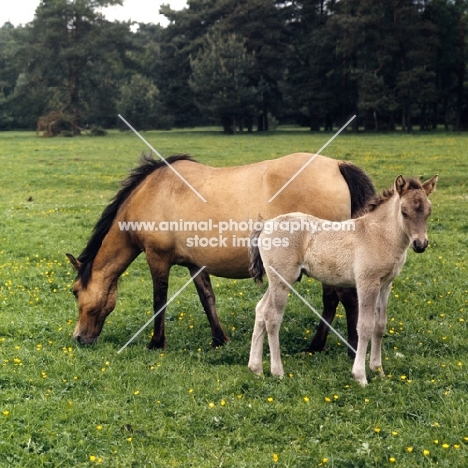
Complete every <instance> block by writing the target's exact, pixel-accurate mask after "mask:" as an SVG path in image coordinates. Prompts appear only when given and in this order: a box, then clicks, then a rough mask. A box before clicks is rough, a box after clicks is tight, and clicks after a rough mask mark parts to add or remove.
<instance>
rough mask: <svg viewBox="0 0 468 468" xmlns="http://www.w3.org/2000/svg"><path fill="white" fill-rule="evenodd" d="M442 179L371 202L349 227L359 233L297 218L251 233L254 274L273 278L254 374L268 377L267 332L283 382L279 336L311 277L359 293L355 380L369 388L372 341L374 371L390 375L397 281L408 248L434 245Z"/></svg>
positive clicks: (253, 354)
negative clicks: (292, 292) (389, 327)
mask: <svg viewBox="0 0 468 468" xmlns="http://www.w3.org/2000/svg"><path fill="white" fill-rule="evenodd" d="M437 179H438V176H437V175H435V176H434V177H433V178H432V179H430V180H427V181H426V182H424V183H423V184H421V183H420V182H419V181H418V180H416V179H408V180H405V179H404V178H403V177H402V176H401V175H400V176H398V177H397V178H396V180H395V183H394V187H393V189H390V190H386V191H384V192H383V194H382V195H381V196H380V197H378V198H376V199H375V200H374V201H373V202H371V203H370V205H369V209H368V212H367V213H366V214H364V215H363V216H362V217H360V218H357V219H354V220H350V221H348V222H347V224H346V226H348V227H349V226H351V227H352V226H354V230H341V231H332V230H329V229H327V230H325V226H328V227H329V226H330V225H331V223H330V222H326V221H323V220H321V219H319V218H316V217H314V216H310V215H306V214H303V213H290V214H286V215H281V216H278V217H276V218H274V219H272V220H270V221H267V222H266V223H265V224H264V226H263V229H262V230H261V231H254V232H253V233H252V235H251V238H250V241H251V244H250V273H251V275H252V277H253V278H254V279H255V281H256V282H261V281H262V278H263V275H264V274H265V272H266V274H267V277H268V282H269V286H268V289H267V291H266V293H265V295H264V296H263V297H262V299H261V300H260V302H259V303H258V304H257V307H256V314H255V326H254V331H253V335H252V345H251V349H250V359H249V369H250V370H251V371H252V372H254V373H255V374H261V373H262V351H263V337H264V335H265V331H266V332H267V333H268V343H269V346H270V355H271V373H272V374H273V375H278V376H282V375H283V365H282V362H281V355H280V346H279V330H280V326H281V321H282V318H283V311H284V307H285V305H286V301H287V297H288V292H289V289H290V287H289V286H288V285H291V284H293V283H294V282H295V281H296V280H297V279H298V278H300V276H301V274H302V273H304V274H306V275H307V276H310V277H312V278H315V279H317V280H319V281H320V282H322V283H324V284H328V285H331V286H337V287H356V288H357V293H358V300H359V318H358V326H357V331H358V336H359V340H358V346H357V353H356V357H355V360H354V365H353V370H352V374H353V377H354V378H355V379H356V380H357V381H358V382H359V383H360V384H361V385H363V386H364V385H366V384H367V379H366V370H365V360H366V352H367V345H368V343H369V341H370V340H371V356H370V369H371V370H373V371H378V372H380V374H381V375H384V373H383V370H382V358H381V344H382V337H383V335H384V332H385V326H386V322H387V317H386V312H387V301H388V296H389V294H390V290H391V286H392V281H393V280H394V279H395V278H396V277H397V276H398V274H399V273H400V271H401V269H402V267H403V265H404V263H405V260H406V252H407V250H408V247H409V246H410V245H411V247H412V248H413V250H414V251H415V252H417V253H421V252H424V251H425V249H426V247H427V245H428V239H427V231H426V224H427V218H428V217H429V215H430V213H431V202H430V201H429V199H428V198H427V197H428V195H429V194H430V193H431V192H432V191H433V190H434V189H435V186H436V183H437ZM343 225H344V224H343ZM293 226H294V227H295V228H293ZM297 226H301V229H300V230H298V229H297ZM306 226H307V228H306ZM267 227H268V229H267ZM321 227H323V228H322V229H321ZM309 228H310V229H309ZM312 231H314V232H312Z"/></svg>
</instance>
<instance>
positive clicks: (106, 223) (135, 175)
mask: <svg viewBox="0 0 468 468" xmlns="http://www.w3.org/2000/svg"><path fill="white" fill-rule="evenodd" d="M176 161H193V162H196V161H195V160H193V159H192V158H191V157H190V156H189V155H187V154H178V155H174V156H170V157H169V158H167V159H166V162H164V161H161V160H156V159H154V158H153V156H152V155H151V154H150V155H145V154H143V155H142V157H141V159H140V165H139V166H138V167H136V168H135V169H133V170H132V171H131V173H130V175H129V176H128V177H127V178H126V179H125V180H124V181H122V188H121V189H120V190H119V191H118V192H117V194H116V195H115V197H114V198H113V199H112V201H111V202H110V203H109V204H108V205H107V206H106V208H105V209H104V211H103V212H102V214H101V217H100V218H99V221H98V222H97V223H96V226H94V230H93V233H92V234H91V237H90V238H89V240H88V243H87V245H86V247H85V248H84V250H83V252H81V254H80V256H79V257H78V260H79V261H80V262H81V266H80V269H79V271H78V277H79V278H80V279H81V284H82V286H83V287H86V286H87V284H88V282H89V280H90V278H91V269H92V266H93V261H94V259H95V258H96V255H97V253H98V251H99V249H100V248H101V244H102V241H103V240H104V237H105V236H106V235H107V233H108V232H109V229H110V228H111V226H112V223H113V222H114V219H115V217H116V215H117V212H118V211H119V208H120V207H121V206H122V204H123V203H124V202H125V200H127V199H128V197H129V196H130V194H131V193H132V192H133V191H134V190H135V189H136V188H137V187H138V186H139V185H140V184H141V183H142V182H143V181H144V180H145V179H146V177H148V176H149V175H150V174H152V173H153V172H154V171H157V170H158V169H161V168H163V167H165V166H166V163H167V164H173V163H175V162H176Z"/></svg>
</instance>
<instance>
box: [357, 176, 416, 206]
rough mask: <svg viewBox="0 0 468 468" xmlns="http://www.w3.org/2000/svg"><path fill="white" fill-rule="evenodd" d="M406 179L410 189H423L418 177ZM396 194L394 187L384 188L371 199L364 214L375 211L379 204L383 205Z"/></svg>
mask: <svg viewBox="0 0 468 468" xmlns="http://www.w3.org/2000/svg"><path fill="white" fill-rule="evenodd" d="M405 180H406V185H407V189H408V190H420V189H422V184H421V182H419V180H418V179H415V178H414V177H408V178H407V179H405ZM394 194H395V189H394V188H393V187H392V188H388V189H385V190H383V191H382V193H381V194H380V195H376V196H375V197H374V198H373V199H371V200H370V201H369V202H368V203H367V207H366V210H365V212H364V213H363V214H365V213H370V212H372V211H375V210H376V209H377V208H378V207H379V206H381V205H383V204H384V203H385V202H387V201H388V200H390V198H392V197H393V195H394Z"/></svg>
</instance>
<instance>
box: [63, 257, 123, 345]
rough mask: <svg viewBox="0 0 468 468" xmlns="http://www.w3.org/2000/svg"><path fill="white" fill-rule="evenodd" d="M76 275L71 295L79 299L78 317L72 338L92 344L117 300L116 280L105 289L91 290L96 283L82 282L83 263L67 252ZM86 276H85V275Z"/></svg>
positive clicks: (85, 343) (81, 342) (82, 342)
mask: <svg viewBox="0 0 468 468" xmlns="http://www.w3.org/2000/svg"><path fill="white" fill-rule="evenodd" d="M67 257H68V259H69V260H70V263H71V264H72V265H73V268H74V269H75V270H76V271H77V272H78V277H77V278H76V280H75V284H74V285H73V295H74V296H75V297H76V299H77V300H78V301H79V305H80V318H79V321H78V323H77V324H76V327H75V330H74V332H73V338H74V339H75V340H76V341H78V343H80V344H84V345H88V344H94V343H96V341H97V340H98V338H99V335H100V334H101V331H102V327H103V326H104V321H105V320H106V317H107V316H108V315H109V314H110V313H111V312H112V311H113V310H114V307H115V304H116V301H117V281H113V282H111V284H110V286H109V287H108V289H107V290H105V291H102V290H99V291H97V290H93V288H96V287H97V285H96V284H94V285H93V284H88V282H87V281H86V280H85V281H84V284H85V285H86V286H84V284H83V264H82V263H81V262H80V261H79V260H78V259H76V258H75V257H74V256H73V255H71V254H67ZM85 278H86V277H85Z"/></svg>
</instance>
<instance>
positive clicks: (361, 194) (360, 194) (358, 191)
mask: <svg viewBox="0 0 468 468" xmlns="http://www.w3.org/2000/svg"><path fill="white" fill-rule="evenodd" d="M339 168H340V172H341V175H342V176H343V178H344V180H345V181H346V183H347V184H348V187H349V193H350V195H351V218H358V217H359V216H362V215H363V214H364V213H365V212H366V211H367V207H368V204H369V202H371V201H372V200H374V198H375V196H376V192H375V188H374V184H373V183H372V181H371V179H370V177H369V176H368V175H367V174H366V173H365V172H364V171H363V170H362V169H360V168H359V167H357V166H355V165H354V164H351V163H349V162H345V161H342V162H340V164H339Z"/></svg>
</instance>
